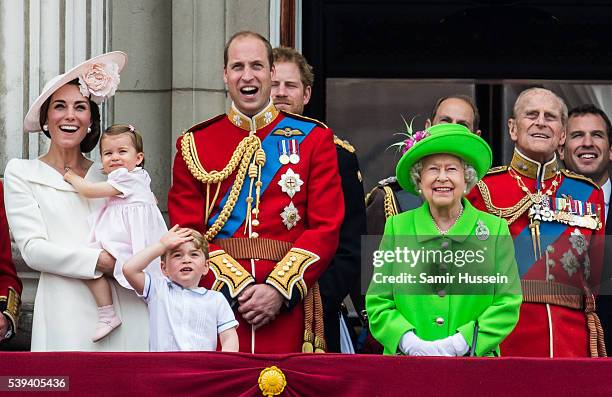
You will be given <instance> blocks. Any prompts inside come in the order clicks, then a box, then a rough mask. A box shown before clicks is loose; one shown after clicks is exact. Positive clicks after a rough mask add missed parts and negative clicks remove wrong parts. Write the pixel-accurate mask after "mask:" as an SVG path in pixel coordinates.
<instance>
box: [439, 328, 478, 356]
mask: <svg viewBox="0 0 612 397" xmlns="http://www.w3.org/2000/svg"><path fill="white" fill-rule="evenodd" d="M434 344H436V346H437V348H438V350H439V351H440V352H441V353H442V354H440V355H441V356H450V357H455V356H464V355H465V353H467V352H468V350H469V348H470V347H469V346H468V344H467V342H466V341H465V338H464V337H463V335H461V334H460V333H459V332H457V333H456V334H455V335H451V336H449V337H447V338H444V339H439V340H437V341H435V342H434Z"/></svg>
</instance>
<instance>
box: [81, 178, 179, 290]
mask: <svg viewBox="0 0 612 397" xmlns="http://www.w3.org/2000/svg"><path fill="white" fill-rule="evenodd" d="M107 182H108V183H109V184H110V185H111V186H113V187H114V188H115V189H117V190H119V191H120V192H121V194H120V195H117V196H113V197H110V198H108V199H107V200H106V204H105V205H104V206H103V207H102V208H101V209H100V211H99V212H98V213H97V214H95V216H94V217H92V218H90V224H91V235H90V240H89V241H90V242H91V243H92V244H93V245H95V246H97V247H101V248H103V249H105V250H106V251H108V252H109V253H110V254H111V255H112V256H114V257H115V258H116V259H117V262H116V264H115V271H114V276H115V279H116V280H117V281H118V282H119V284H121V285H122V286H123V287H125V288H128V289H132V287H131V286H130V284H129V283H128V282H127V280H126V279H125V277H124V276H123V271H122V269H123V264H124V263H125V262H126V261H127V260H128V259H130V258H131V257H132V256H133V255H134V254H135V253H137V252H139V251H140V250H142V249H144V248H146V247H148V246H149V245H152V244H154V243H156V242H158V241H159V239H160V238H161V236H162V235H163V234H164V233H166V232H167V231H168V228H167V226H166V223H165V222H164V218H163V217H162V214H161V212H160V211H159V208H157V200H156V199H155V196H154V195H153V192H152V191H151V186H150V185H151V178H150V177H149V173H148V172H147V171H146V170H144V169H143V168H141V167H136V168H134V169H133V170H132V171H128V170H127V168H119V169H116V170H114V171H112V172H111V173H110V174H108V180H107ZM146 270H147V272H149V273H151V274H155V275H158V276H160V277H161V276H162V273H161V269H160V260H159V258H156V259H155V260H154V261H153V262H151V263H150V264H149V266H147V268H146Z"/></svg>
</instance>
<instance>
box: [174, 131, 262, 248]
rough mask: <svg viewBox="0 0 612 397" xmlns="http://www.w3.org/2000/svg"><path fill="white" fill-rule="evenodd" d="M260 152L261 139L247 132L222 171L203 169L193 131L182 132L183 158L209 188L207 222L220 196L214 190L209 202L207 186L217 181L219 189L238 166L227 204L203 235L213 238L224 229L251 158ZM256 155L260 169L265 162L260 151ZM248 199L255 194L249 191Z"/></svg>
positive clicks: (257, 200) (198, 178)
mask: <svg viewBox="0 0 612 397" xmlns="http://www.w3.org/2000/svg"><path fill="white" fill-rule="evenodd" d="M258 152H263V149H261V140H260V139H259V138H258V137H257V136H256V135H250V136H247V137H245V138H244V139H243V140H242V141H240V143H239V144H238V146H237V147H236V150H234V153H232V157H231V158H230V161H229V162H228V163H227V165H226V166H225V167H223V169H222V170H221V171H210V172H208V171H206V170H205V169H204V167H203V166H202V163H201V162H200V159H199V158H198V153H197V150H196V145H195V142H194V139H193V133H192V132H187V133H185V134H184V135H183V140H182V142H181V153H182V155H183V159H184V160H185V163H186V164H187V168H188V169H189V172H191V174H192V175H193V177H194V178H196V179H197V180H198V181H200V182H202V183H204V184H206V185H207V190H206V207H207V211H206V212H207V214H206V219H205V222H204V223H205V224H206V223H207V222H208V216H209V215H210V211H212V205H213V204H214V201H215V200H216V198H217V195H216V194H215V197H214V198H213V202H212V203H210V198H209V189H208V187H209V186H210V185H211V184H217V192H218V191H219V186H220V184H221V182H223V181H224V180H226V179H227V178H229V176H230V175H232V173H233V172H234V171H235V170H236V168H238V172H237V173H236V179H235V180H234V184H233V185H232V188H231V190H230V194H229V196H228V199H227V201H226V203H225V205H224V206H223V208H222V209H221V211H220V212H219V216H218V217H217V219H216V220H215V222H214V223H213V224H212V226H211V227H209V228H208V230H207V231H206V233H205V234H204V237H205V238H206V240H208V241H212V240H213V239H214V238H215V236H216V235H217V233H219V232H220V231H221V229H222V228H223V226H224V225H225V223H226V222H227V220H228V218H229V216H230V214H231V213H232V211H233V210H234V206H235V205H236V201H238V196H239V195H240V190H241V189H242V185H243V183H244V178H245V176H246V174H247V171H248V169H249V163H250V162H251V159H252V158H253V156H254V155H255V154H256V153H258ZM255 157H256V158H255V160H256V161H255V162H256V163H257V165H258V168H259V170H261V166H262V165H263V164H260V162H261V158H262V154H261V153H259V154H258V155H257V156H255ZM263 161H264V162H265V153H263ZM258 182H259V181H258ZM248 199H250V200H248ZM247 201H248V202H249V203H250V202H252V201H253V198H252V197H251V194H250V193H249V197H248V198H247ZM209 206H210V209H209ZM258 206H259V190H258V191H257V197H256V208H257V207H258ZM249 207H250V205H249ZM249 212H250V211H249Z"/></svg>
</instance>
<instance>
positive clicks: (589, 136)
mask: <svg viewBox="0 0 612 397" xmlns="http://www.w3.org/2000/svg"><path fill="white" fill-rule="evenodd" d="M611 142H612V127H611V125H610V119H609V118H608V116H607V115H606V113H605V112H604V111H603V110H601V109H599V108H598V107H597V106H595V105H592V104H586V105H581V106H578V107H575V108H573V109H572V110H570V111H569V114H568V124H567V138H566V139H565V145H564V146H563V150H562V151H561V159H562V160H563V162H564V163H565V166H566V167H567V169H569V170H570V171H573V172H575V173H577V174H582V175H585V176H588V177H589V178H591V179H592V180H593V181H594V182H595V183H597V184H598V185H599V186H600V187H601V189H602V190H603V194H604V202H605V206H606V208H605V211H606V249H605V252H604V270H603V274H602V280H601V281H602V282H601V288H600V290H599V297H598V299H597V313H598V315H599V318H600V320H601V323H602V326H603V328H604V333H605V341H606V346H608V347H610V346H612V237H611V235H612V217H611V216H610V211H609V207H610V195H611V192H610V191H611V190H612V189H611V187H612V184H611V183H610V173H609V166H610V161H611V160H612V146H610V143H611Z"/></svg>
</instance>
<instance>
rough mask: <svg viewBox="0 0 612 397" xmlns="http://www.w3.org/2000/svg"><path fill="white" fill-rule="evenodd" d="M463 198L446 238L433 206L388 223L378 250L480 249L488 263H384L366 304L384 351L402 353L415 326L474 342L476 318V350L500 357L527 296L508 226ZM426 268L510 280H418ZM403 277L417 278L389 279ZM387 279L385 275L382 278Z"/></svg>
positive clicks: (423, 332) (425, 333) (425, 335)
mask: <svg viewBox="0 0 612 397" xmlns="http://www.w3.org/2000/svg"><path fill="white" fill-rule="evenodd" d="M462 202H463V206H464V210H463V214H462V215H461V216H460V217H459V219H458V220H457V222H456V223H455V225H453V227H452V228H451V229H450V230H449V232H448V234H447V235H441V234H440V232H439V231H438V229H437V228H436V226H435V224H434V221H433V219H432V217H431V215H430V212H429V205H428V203H424V204H423V205H422V206H421V207H419V208H417V209H414V210H411V211H407V212H404V213H401V214H399V215H396V216H393V217H390V218H389V219H388V220H387V223H386V225H385V233H384V238H383V241H382V242H381V245H380V251H383V250H387V251H389V250H390V251H394V250H396V248H397V247H408V248H410V249H411V250H417V251H418V250H420V251H422V252H424V251H426V250H430V251H431V252H434V251H441V252H444V253H448V251H453V253H459V252H460V251H463V252H467V251H472V252H474V251H475V250H478V251H479V252H480V258H481V259H482V260H480V262H479V263H476V262H473V263H467V264H465V263H464V262H465V261H463V262H462V261H459V260H455V259H452V260H451V262H449V261H448V260H446V261H445V264H442V265H441V263H442V262H440V257H435V256H434V257H433V258H430V259H429V260H421V261H418V263H415V265H414V267H410V266H409V265H407V264H406V262H403V263H398V260H396V259H392V260H391V261H387V262H385V264H384V265H381V264H380V263H378V266H379V267H376V268H375V270H374V277H373V278H372V281H371V282H370V287H369V289H368V294H367V295H366V309H367V312H368V318H369V324H370V330H371V332H372V335H374V337H375V338H376V339H377V340H378V341H379V342H381V343H382V344H383V346H384V348H385V351H384V352H385V354H396V353H397V352H398V344H399V341H400V339H401V337H402V335H403V334H404V333H405V332H407V331H410V330H414V332H415V333H416V335H417V336H419V337H420V338H422V339H424V340H428V341H434V340H438V339H442V338H446V337H447V336H450V335H453V334H455V333H456V332H460V333H461V335H462V336H463V337H464V338H465V340H466V342H467V343H468V345H469V346H470V347H471V346H472V339H473V335H474V325H475V322H476V321H478V327H479V331H478V339H477V342H476V351H475V353H476V355H477V356H484V355H499V344H500V343H501V341H502V340H503V339H504V338H505V337H506V336H507V335H508V334H509V333H510V332H511V331H512V329H513V328H514V326H515V325H516V323H517V321H518V315H519V307H520V304H521V301H522V296H521V285H520V279H519V276H518V271H517V265H516V261H515V255H514V245H513V243H512V238H511V236H510V232H509V230H508V225H507V224H506V222H505V221H504V220H503V219H501V218H497V217H495V216H493V215H490V214H488V213H485V212H482V211H479V210H477V209H475V208H474V207H473V206H472V205H471V204H470V203H469V202H468V201H467V200H465V199H463V201H462ZM483 226H484V227H483ZM483 231H484V232H483ZM449 255H450V254H449ZM475 257H476V258H477V257H478V254H476V256H475ZM405 258H406V257H404V259H402V260H403V261H405V260H406V259H405ZM456 258H460V257H459V256H456ZM473 258H474V257H472V259H473ZM462 263H463V266H461V267H458V266H457V264H462ZM377 273H379V274H378V275H377ZM421 273H424V274H426V275H442V274H446V275H448V274H451V275H454V276H455V279H454V280H457V279H458V278H459V277H458V276H459V274H460V273H463V274H480V275H498V276H499V275H501V276H506V277H507V278H506V279H503V277H498V278H495V279H494V280H495V281H490V282H487V283H484V284H480V283H471V284H470V283H468V284H465V283H464V284H460V283H458V282H457V281H455V282H454V283H445V282H441V281H439V282H436V283H431V282H429V281H428V280H429V279H426V278H423V279H420V278H419V275H420V274H421ZM401 274H413V277H414V278H413V281H414V280H417V282H415V283H408V282H400V283H398V282H396V283H390V282H388V281H386V280H389V276H397V275H401ZM385 276H387V279H383V277H385ZM381 280H382V281H381ZM419 280H422V281H423V282H422V283H420V282H418V281H419ZM464 280H465V279H464ZM375 281H376V282H375ZM426 281H427V282H426Z"/></svg>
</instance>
